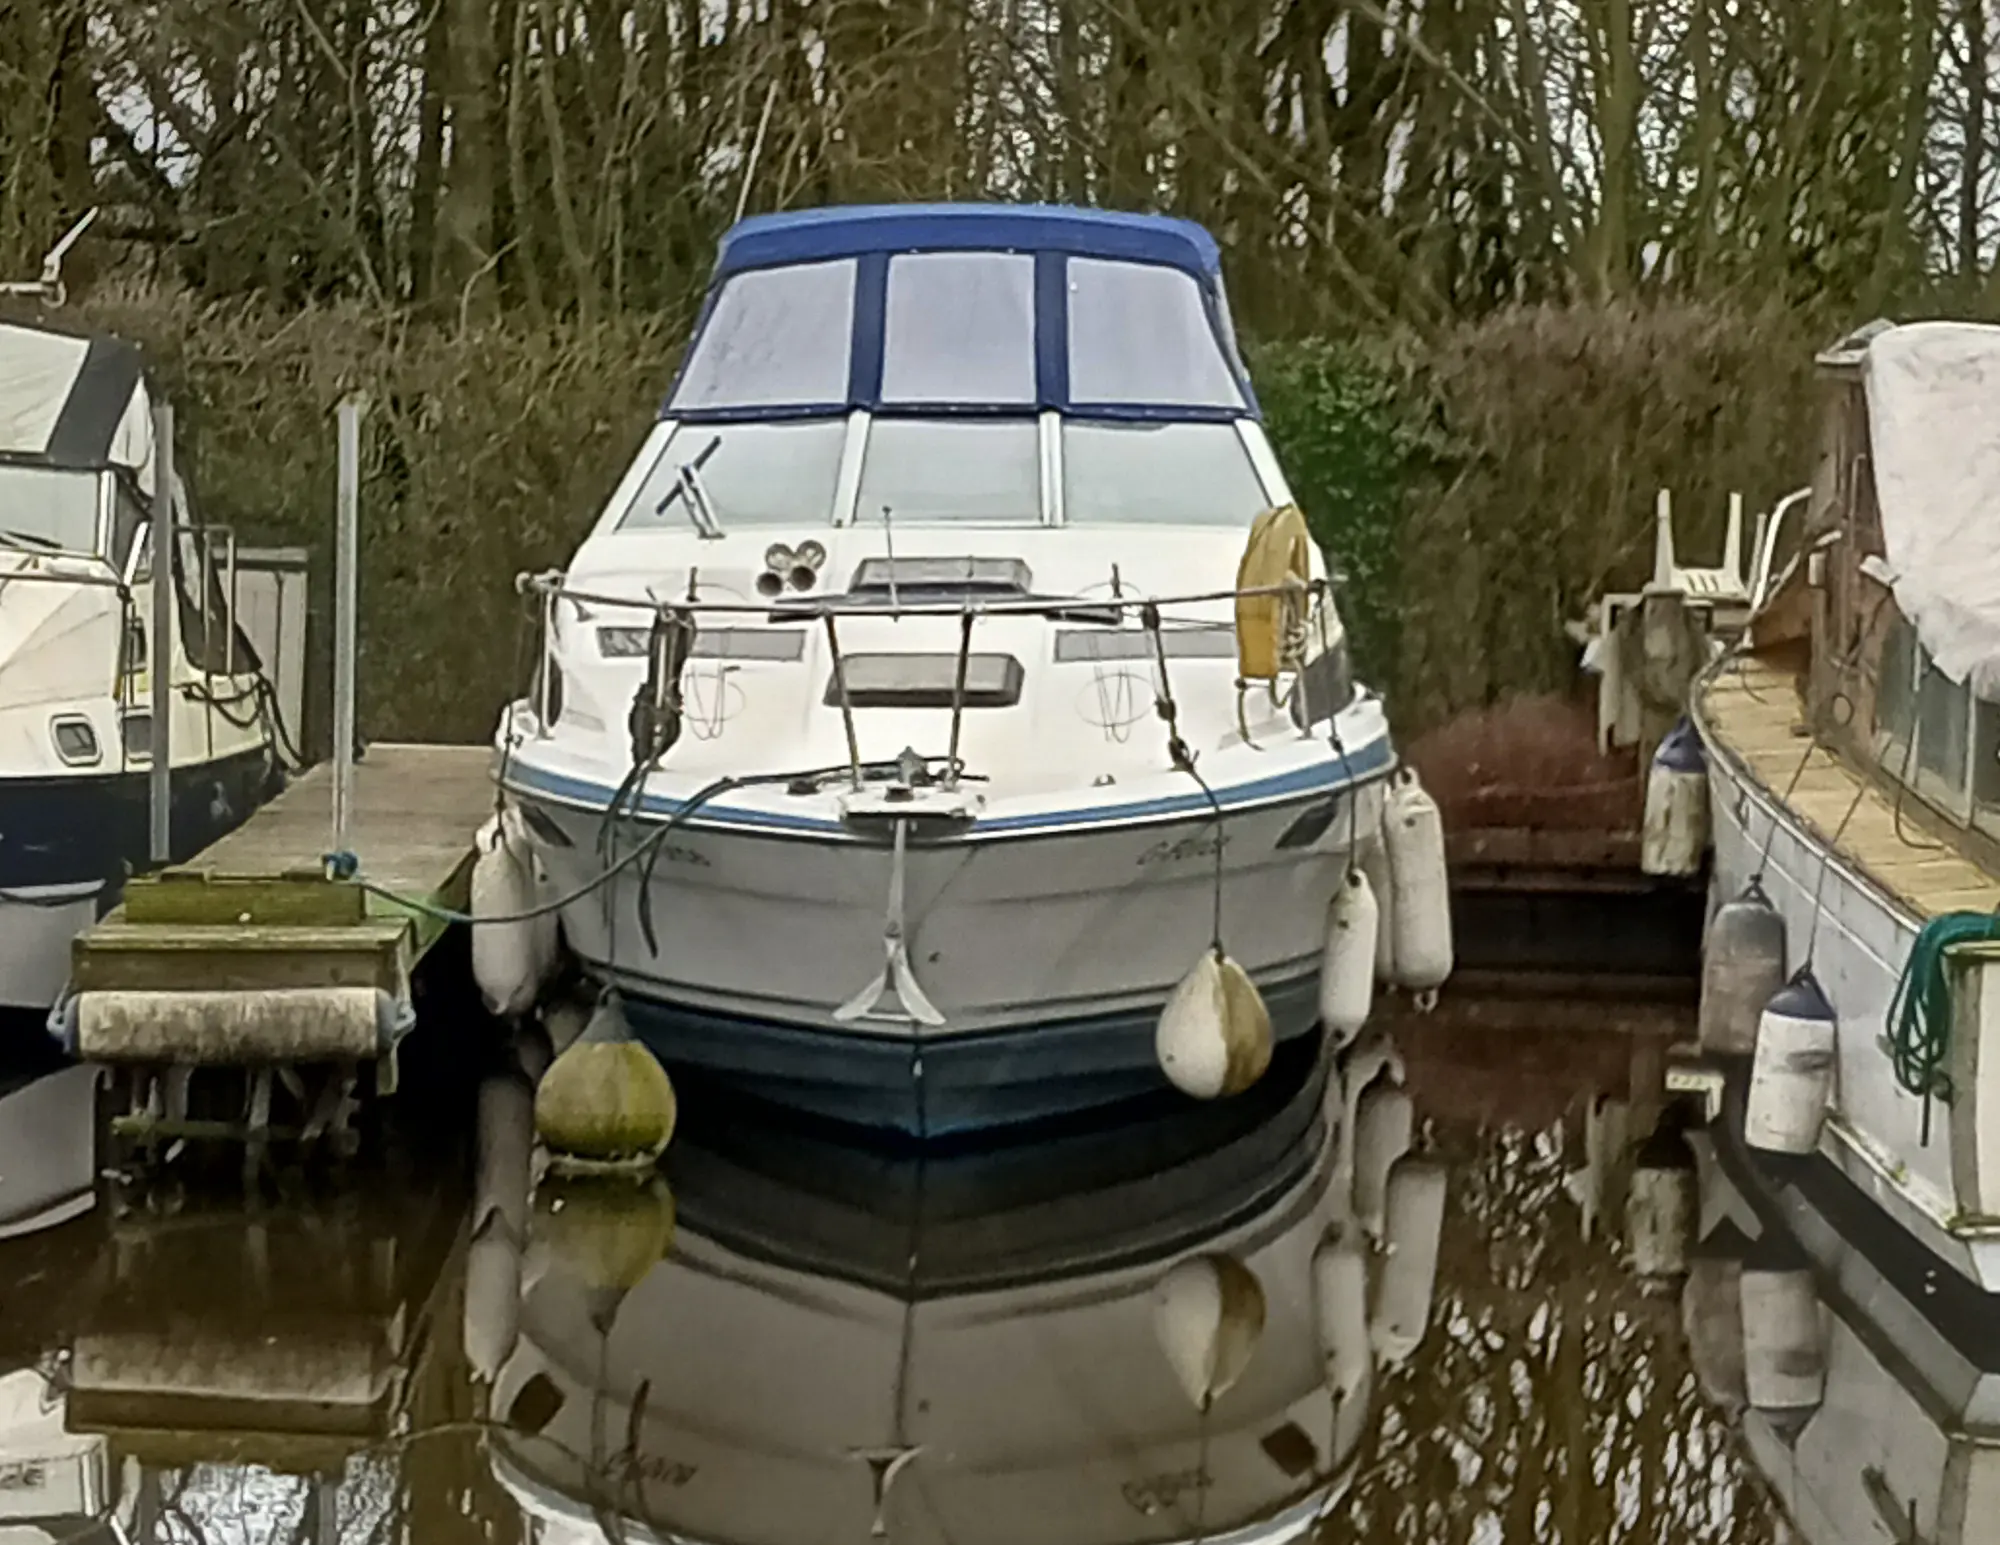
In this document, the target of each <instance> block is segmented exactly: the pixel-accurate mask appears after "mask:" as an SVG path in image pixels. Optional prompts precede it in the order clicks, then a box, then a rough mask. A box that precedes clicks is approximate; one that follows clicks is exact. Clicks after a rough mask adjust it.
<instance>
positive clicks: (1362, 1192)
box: [1354, 1078, 1416, 1239]
mask: <svg viewBox="0 0 2000 1545" xmlns="http://www.w3.org/2000/svg"><path fill="white" fill-rule="evenodd" d="M1415 1122H1416V1108H1415V1106H1414V1105H1413V1104H1412V1103H1411V1100H1410V1096H1409V1094H1408V1092H1407V1091H1405V1090H1403V1089H1402V1088H1399V1087H1398V1086H1397V1085H1396V1084H1393V1083H1391V1082H1390V1081H1389V1080H1388V1079H1386V1078H1385V1079H1381V1080H1378V1081H1377V1082H1375V1083H1373V1084H1370V1085H1369V1086H1368V1087H1367V1088H1366V1089H1364V1090H1363V1091H1362V1093H1361V1098H1360V1099H1359V1100H1358V1101H1357V1102H1356V1103H1355V1108H1354V1221H1355V1222H1357V1223H1359V1224H1360V1225H1361V1227H1362V1228H1363V1229H1365V1230H1366V1231H1367V1233H1368V1234H1369V1236H1370V1237H1371V1238H1374V1239H1380V1238H1381V1237H1382V1230H1383V1227H1384V1223H1385V1208H1386V1207H1387V1204H1388V1189H1389V1171H1390V1169H1391V1168H1392V1167H1393V1166H1394V1165H1395V1163H1396V1161H1397V1160H1398V1159H1400V1158H1402V1157H1403V1155H1404V1154H1406V1153H1408V1152H1409V1151H1410V1134H1411V1132H1412V1131H1413V1130H1414V1128H1415Z"/></svg>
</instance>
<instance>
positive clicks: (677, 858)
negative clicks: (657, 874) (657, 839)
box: [659, 842, 715, 869]
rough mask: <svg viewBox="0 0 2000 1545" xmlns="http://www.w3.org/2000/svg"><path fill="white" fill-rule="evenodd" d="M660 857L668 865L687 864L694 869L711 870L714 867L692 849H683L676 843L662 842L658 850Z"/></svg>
mask: <svg viewBox="0 0 2000 1545" xmlns="http://www.w3.org/2000/svg"><path fill="white" fill-rule="evenodd" d="M659 853H660V857H661V858H663V859H665V860H666V861H667V862H668V863H670V864H688V865H691V866H692V867H694V868H696V869H712V868H714V867H715V866H714V865H713V864H711V863H709V861H708V860H707V859H705V858H703V857H702V856H701V855H700V854H699V853H697V852H695V850H694V849H693V848H684V847H681V846H679V845H678V844H676V843H672V842H663V843H661V844H660V848H659Z"/></svg>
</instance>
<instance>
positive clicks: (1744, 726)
mask: <svg viewBox="0 0 2000 1545" xmlns="http://www.w3.org/2000/svg"><path fill="white" fill-rule="evenodd" d="M1702 713H1703V717H1704V718H1705V719H1706V721H1707V723H1708V725H1709V727H1710V729H1711V730H1712V731H1713V732H1714V734H1715V736H1716V738H1717V739H1719V740H1720V741H1721V742H1722V743H1723V744H1724V745H1726V746H1727V747H1729V749H1730V750H1731V751H1733V752H1735V753H1736V754H1737V755H1738V756H1739V757H1740V758H1741V759H1742V760H1743V762H1744V764H1745V765H1746V766H1747V767H1748V768H1749V769H1750V771H1751V773H1752V774H1753V775H1754V776H1755V777H1756V779H1757V781H1758V782H1759V783H1761V784H1762V785H1763V786H1764V789H1765V791H1766V792H1767V793H1769V794H1771V795H1773V796H1774V797H1775V796H1785V797H1786V799H1787V802H1788V803H1789V804H1790V806H1791V808H1792V810H1793V811H1794V812H1795V813H1796V814H1797V815H1799V816H1800V817H1802V818H1803V819H1804V820H1805V821H1806V822H1807V823H1808V824H1809V825H1810V826H1811V827H1812V828H1813V829H1814V830H1815V832H1816V833H1817V834H1818V835H1819V837H1820V838H1821V839H1822V840H1829V839H1831V837H1832V836H1833V834H1834V833H1835V832H1836V831H1837V832H1839V833H1840V840H1839V842H1838V843H1837V844H1835V846H1836V847H1837V849H1838V851H1839V852H1840V854H1841V856H1842V857H1843V858H1844V859H1846V860H1847V861H1848V862H1849V863H1851V864H1853V865H1855V866H1856V867H1857V868H1859V869H1860V870H1862V872H1863V873H1865V874H1867V875H1868V877H1869V878H1870V879H1871V880H1873V881H1874V882H1875V884H1876V885H1877V886H1879V887H1880V888H1881V889H1882V890H1884V891H1885V892H1887V893H1888V894H1889V895H1891V896H1894V897H1896V898H1897V899H1898V900H1900V901H1901V902H1902V903H1903V905H1904V906H1905V907H1907V908H1908V909H1909V910H1910V911H1911V912H1914V913H1915V914H1916V915H1917V916H1919V917H1923V918H1931V917H1936V916H1938V915H1940V914H1941V913H1945V912H1957V911H1988V910H1991V909H1992V908H1994V907H1995V906H1996V905H2000V875H1995V874H1993V873H1991V872H1989V871H1988V870H1986V869H1985V868H1983V867H1981V866H1980V865H1979V864H1977V863H1975V862H1973V861H1972V860H1971V859H1970V858H1968V857H1966V856H1965V854H1963V853H1961V852H1959V851H1958V850H1957V849H1955V848H1953V847H1951V846H1949V845H1948V844H1945V843H1944V842H1943V841H1942V840H1941V839H1939V838H1938V837H1936V836H1934V835H1933V834H1932V833H1930V832H1928V831H1924V830H1922V829H1921V828H1920V826H1919V824H1918V809H1919V805H1918V800H1917V796H1916V795H1914V794H1912V793H1910V792H1908V791H1906V790H1901V789H1898V788H1895V787H1885V786H1884V785H1883V784H1881V783H1879V782H1877V781H1875V780H1874V779H1872V778H1870V777H1868V776H1867V775H1866V774H1865V773H1864V772H1862V771H1861V770H1859V769H1857V768H1853V767H1850V766H1848V764H1847V763H1846V762H1844V761H1842V760H1841V759H1840V758H1838V757H1836V756H1834V755H1833V754H1832V753H1831V752H1830V751H1828V750H1827V749H1826V748H1825V747H1824V746H1821V745H1818V744H1816V743H1813V742H1809V741H1807V740H1804V739H1802V738H1801V737H1800V736H1799V734H1798V733H1797V728H1796V727H1797V726H1799V725H1801V724H1802V723H1803V722H1804V705H1803V704H1802V702H1801V701H1800V698H1799V692H1798V685H1797V678H1796V677H1795V675H1794V674H1793V673H1792V672H1791V671H1789V670H1783V669H1780V668H1778V667H1775V666H1772V665H1770V664H1769V663H1767V662H1765V661H1762V660H1759V659H1757V658H1756V657H1755V656H1745V657H1742V658H1740V659H1739V660H1738V661H1737V662H1736V664H1735V666H1734V668H1733V669H1731V670H1730V671H1728V672H1726V673H1725V674H1723V675H1721V676H1719V677H1717V678H1716V679H1715V680H1713V681H1712V682H1710V683H1709V684H1708V686H1707V688H1706V689H1705V691H1704V692H1703V696H1702ZM1809 746H1810V747H1811V750H1810V753H1808V747H1809ZM1788 789H1789V790H1790V793H1789V795H1787V794H1786V791H1787V790H1788ZM1899 804H1900V811H1899V808H1898V807H1899Z"/></svg>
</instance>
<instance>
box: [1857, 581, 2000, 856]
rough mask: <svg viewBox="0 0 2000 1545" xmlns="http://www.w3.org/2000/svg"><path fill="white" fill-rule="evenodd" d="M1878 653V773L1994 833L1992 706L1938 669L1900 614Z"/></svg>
mask: <svg viewBox="0 0 2000 1545" xmlns="http://www.w3.org/2000/svg"><path fill="white" fill-rule="evenodd" d="M1880 659H1881V663H1880V668H1879V673H1878V675H1877V679H1876V683H1875V754H1876V759H1877V761H1878V763H1879V765H1880V766H1881V768H1882V771H1883V772H1885V773H1886V774H1887V775H1888V776H1889V777H1890V778H1892V779H1894V780H1895V781H1896V782H1898V783H1901V784H1903V785H1904V786H1905V787H1907V788H1909V789H1911V790H1913V791H1915V792H1916V793H1917V794H1918V795H1919V796H1921V797H1922V798H1923V800H1924V801H1925V802H1926V803H1927V804H1930V805H1933V806H1935V807H1936V808H1938V809H1939V810H1942V811H1944V812H1946V813H1948V814H1950V815H1953V816H1955V817H1957V818H1958V819H1960V820H1964V819H1966V818H1967V817H1968V816H1970V817H1971V818H1972V820H1973V821H1974V822H1975V823H1976V824H1977V825H1979V826H1981V827H1983V828H1986V829H1987V830H1989V831H1991V832H1993V833H1994V834H1995V835H2000V704H1995V703H1990V702H1987V701H1985V700H1983V699H1981V698H1978V697H1975V696H1974V695H1973V693H1972V691H1971V689H1970V687H1969V686H1968V685H1967V684H1966V683H1964V682H1962V681H1953V680H1951V679H1950V678H1949V677H1948V676H1946V675H1945V674H1944V672H1943V671H1941V670H1939V669H1938V668H1937V666H1936V665H1934V664H1933V663H1932V662H1931V657H1930V654H1929V651H1927V650H1926V649H1924V647H1923V646H1922V645H1921V644H1920V643H1919V642H1918V641H1917V636H1916V631H1915V630H1914V629H1913V628H1912V627H1911V626H1910V624H1909V622H1908V621H1907V620H1906V619H1905V618H1903V617H1901V616H1898V617H1897V618H1896V619H1895V621H1894V622H1893V623H1891V624H1890V626H1889V630H1888V632H1887V634H1886V635H1885V636H1884V638H1883V642H1882V653H1881V657H1880Z"/></svg>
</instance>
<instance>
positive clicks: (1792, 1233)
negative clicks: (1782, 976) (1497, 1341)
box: [1682, 1121, 2000, 1545]
mask: <svg viewBox="0 0 2000 1545" xmlns="http://www.w3.org/2000/svg"><path fill="white" fill-rule="evenodd" d="M1711 1132H1712V1134H1713V1135H1708V1134H1704V1135H1702V1136H1700V1137H1698V1138H1697V1139H1696V1143H1697V1157H1698V1160H1699V1169H1700V1178H1701V1192H1702V1197H1701V1211H1702V1224H1703V1232H1704V1238H1703V1239H1702V1240H1701V1242H1700V1243H1699V1244H1698V1245H1697V1247H1696V1249H1695V1252H1694V1255H1693V1259H1692V1260H1691V1262H1690V1269H1689V1273H1688V1279H1687V1283H1686V1287H1685V1289H1684V1297H1683V1300H1682V1308H1683V1311H1684V1316H1683V1317H1684V1323H1685V1325H1686V1329H1687V1333H1688V1340H1689V1350H1690V1353H1691V1354H1692V1358H1693V1362H1694V1366H1695V1370H1696V1374H1697V1377H1698V1378H1699V1380H1700V1382H1701V1385H1702V1388H1703V1392H1704V1394H1706V1396H1707V1397H1708V1398H1709V1400H1710V1401H1711V1402H1712V1403H1714V1404H1716V1405H1718V1406H1719V1407H1721V1408H1722V1409H1723V1410H1725V1411H1726V1412H1728V1413H1730V1414H1731V1415H1733V1416H1735V1417H1736V1418H1737V1420H1738V1425H1739V1427H1740V1430H1741V1433H1742V1437H1743V1444H1744V1448H1745V1449H1746V1451H1747V1452H1748V1454H1749V1456H1750V1457H1751V1459H1752V1460H1753V1461H1754V1462H1755V1464H1756V1465H1757V1467H1758V1469H1760V1470H1761V1471H1762V1472H1763V1473H1764V1475H1765V1476H1766V1478H1767V1479H1768V1480H1769V1481H1770V1483H1771V1485H1772V1487H1773V1489H1774V1490H1775V1491H1776V1492H1777V1493H1778V1496H1779V1500H1780V1501H1781V1502H1782V1503H1783V1505H1784V1506H1785V1508H1786V1510H1787V1511H1788V1512H1789V1513H1790V1515H1791V1517H1792V1519H1793V1522H1794V1524H1795V1525H1796V1528H1797V1530H1798V1533H1799V1535H1800V1536H1801V1538H1802V1541H1803V1545H1863V1542H1866V1545H1873V1542H1876V1541H1888V1542H1921V1545H1973V1542H1975V1541H1990V1540H1994V1539H1996V1538H2000V1524H1996V1522H1995V1520H1996V1518H2000V1442H1996V1440H2000V1335H1996V1334H1995V1327H1996V1326H2000V1312H1996V1311H2000V1300H1996V1298H1995V1297H1994V1296H1993V1295H1987V1294H1982V1293H1979V1292H1978V1291H1977V1290H1976V1289H1974V1288H1973V1287H1972V1285H1971V1284H1970V1283H1969V1282H1968V1281H1967V1280H1966V1279H1965V1278H1963V1277H1961V1276H1960V1275H1959V1274H1957V1273H1955V1272H1953V1271H1951V1270H1950V1269H1949V1268H1947V1267H1945V1266H1944V1265H1943V1264H1942V1263H1940V1262H1939V1261H1938V1260H1936V1259H1935V1258H1934V1257H1932V1256H1930V1255H1929V1254H1927V1253H1926V1252H1924V1251H1922V1250H1921V1249H1918V1248H1916V1247H1915V1246H1913V1244H1912V1243H1911V1241H1910V1239H1909V1236H1908V1235H1907V1234H1904V1233H1903V1232H1902V1231H1900V1230H1899V1229H1897V1228H1896V1227H1894V1226H1893V1225H1891V1224H1889V1223H1888V1222H1887V1221H1886V1220H1885V1219H1884V1218H1883V1216H1882V1215H1881V1214H1880V1213H1879V1212H1877V1211H1875V1210H1874V1209H1873V1208H1872V1207H1870V1206H1868V1205H1867V1204H1866V1203H1865V1202H1864V1201H1863V1199H1862V1198H1861V1196H1860V1194H1859V1193H1858V1192H1855V1191H1853V1190H1852V1188H1851V1187H1849V1186H1848V1185H1847V1184H1846V1182H1845V1181H1844V1180H1840V1179H1838V1178H1837V1177H1829V1176H1828V1175H1826V1174H1825V1172H1824V1170H1823V1167H1822V1168H1819V1169H1817V1170H1816V1169H1814V1168H1807V1167H1800V1166H1797V1165H1791V1164H1786V1163H1784V1162H1783V1161H1782V1160H1780V1161H1776V1162H1772V1161H1770V1160H1769V1158H1768V1156H1764V1155H1754V1156H1753V1155H1752V1154H1751V1153H1750V1151H1749V1150H1747V1149H1746V1148H1744V1147H1742V1146H1741V1143H1740V1140H1739V1138H1738V1136H1737V1135H1736V1134H1737V1133H1739V1132H1740V1127H1739V1126H1738V1125H1737V1124H1736V1123H1734V1122H1731V1121H1725V1122H1722V1123H1718V1124H1717V1125H1716V1126H1715V1127H1714V1128H1712V1129H1711Z"/></svg>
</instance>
